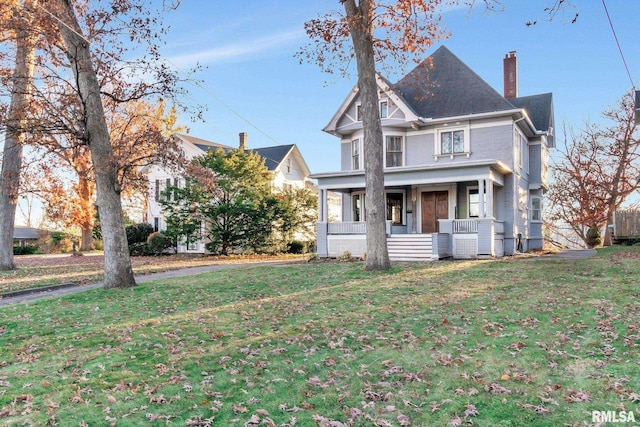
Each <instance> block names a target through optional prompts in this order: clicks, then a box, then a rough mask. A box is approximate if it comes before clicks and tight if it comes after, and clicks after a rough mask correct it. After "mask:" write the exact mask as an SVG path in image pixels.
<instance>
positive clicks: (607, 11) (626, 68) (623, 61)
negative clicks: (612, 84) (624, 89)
mask: <svg viewBox="0 0 640 427" xmlns="http://www.w3.org/2000/svg"><path fill="white" fill-rule="evenodd" d="M602 6H603V7H604V11H605V13H606V14H607V19H608V20H609V25H610V26H611V32H612V33H613V38H614V39H615V40H616V44H617V45H618V50H619V51H620V56H621V57H622V63H623V64H624V68H625V70H627V76H629V81H630V82H631V88H632V89H634V90H635V85H634V84H633V78H631V73H630V72H629V66H628V65H627V61H626V59H624V54H623V53H622V47H620V41H619V40H618V36H617V35H616V30H615V28H613V22H612V21H611V16H610V15H609V10H608V9H607V5H606V3H605V0H602Z"/></svg>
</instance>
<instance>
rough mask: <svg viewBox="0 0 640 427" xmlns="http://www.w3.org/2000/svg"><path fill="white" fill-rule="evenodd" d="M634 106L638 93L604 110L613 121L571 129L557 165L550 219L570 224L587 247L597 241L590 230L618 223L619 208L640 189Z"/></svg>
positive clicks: (639, 146)
mask: <svg viewBox="0 0 640 427" xmlns="http://www.w3.org/2000/svg"><path fill="white" fill-rule="evenodd" d="M634 110H635V100H634V97H633V94H632V93H628V94H626V95H624V96H623V97H622V99H620V100H619V102H618V105H617V106H615V107H613V108H610V109H608V110H607V111H605V112H604V113H603V116H604V118H605V119H606V123H607V124H605V125H598V124H593V123H586V125H585V127H584V129H582V130H581V131H575V130H573V129H571V128H569V129H567V130H565V135H568V138H569V140H568V141H566V143H565V145H564V147H559V154H560V157H559V159H558V161H556V162H555V164H553V165H552V167H551V171H552V177H553V182H552V184H551V191H550V192H549V195H548V200H549V204H550V207H549V209H550V218H551V220H552V221H553V222H555V223H557V224H568V225H569V226H570V228H571V230H572V231H573V232H574V233H575V235H577V236H578V237H579V239H580V240H581V241H582V242H583V243H584V244H585V245H586V246H590V242H592V241H593V240H592V239H590V238H589V235H588V231H589V229H590V228H593V227H595V228H597V229H599V230H600V231H601V233H603V229H604V228H605V227H606V226H607V225H609V224H612V223H613V213H614V212H615V210H616V209H618V208H620V206H621V205H622V203H623V202H624V201H625V200H626V198H627V197H628V196H629V195H631V194H632V193H634V192H635V191H636V190H638V188H640V185H639V184H640V183H639V182H638V180H639V177H640V163H639V161H640V134H639V132H638V128H637V125H636V122H635V113H634ZM607 230H608V227H607ZM605 232H606V231H605ZM603 235H604V233H603ZM605 240H606V239H605Z"/></svg>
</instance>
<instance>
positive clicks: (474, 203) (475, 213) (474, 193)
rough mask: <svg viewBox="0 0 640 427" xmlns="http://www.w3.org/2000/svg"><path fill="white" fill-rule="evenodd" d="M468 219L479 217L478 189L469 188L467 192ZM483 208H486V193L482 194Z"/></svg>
mask: <svg viewBox="0 0 640 427" xmlns="http://www.w3.org/2000/svg"><path fill="white" fill-rule="evenodd" d="M467 203H468V217H469V218H478V217H479V216H480V192H479V191H478V188H477V187H476V188H469V189H468V192H467ZM484 207H485V209H486V208H487V193H486V192H485V193H484Z"/></svg>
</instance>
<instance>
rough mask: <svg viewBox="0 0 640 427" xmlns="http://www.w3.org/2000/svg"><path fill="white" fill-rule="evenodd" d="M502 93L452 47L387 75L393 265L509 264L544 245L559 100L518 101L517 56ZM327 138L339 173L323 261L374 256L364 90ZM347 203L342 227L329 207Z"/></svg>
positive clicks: (329, 181) (326, 181) (325, 211)
mask: <svg viewBox="0 0 640 427" xmlns="http://www.w3.org/2000/svg"><path fill="white" fill-rule="evenodd" d="M504 71H505V74H504V89H505V91H504V96H503V95H501V94H500V93H498V92H497V91H496V90H494V89H493V88H492V87H491V86H489V84H487V83H486V82H485V81H484V80H483V79H482V78H480V77H479V76H478V75H477V74H476V73H475V72H474V71H473V70H471V69H470V68H469V67H468V66H467V65H466V64H464V63H463V62H462V61H461V60H460V59H458V58H457V57H456V56H455V55H454V54H453V53H451V51H449V50H448V49H447V48H445V47H440V48H439V49H438V50H437V51H435V52H434V53H433V54H432V55H431V56H430V57H429V58H427V59H426V60H425V61H423V62H422V63H421V64H419V65H418V66H417V67H416V68H414V69H413V70H412V71H411V72H410V73H409V74H407V75H406V76H405V77H403V78H402V79H401V80H400V81H399V82H397V83H395V84H392V83H390V82H389V81H387V80H386V79H384V78H383V77H380V76H378V79H377V82H378V89H379V112H380V116H381V119H382V132H383V143H384V147H383V150H384V162H385V163H384V183H385V193H386V204H387V239H388V240H387V243H388V248H389V256H390V258H391V259H392V260H405V259H406V260H410V259H439V258H443V257H448V256H453V257H456V258H475V257H485V256H503V255H505V254H507V255H508V254H513V253H515V252H517V251H526V250H528V249H537V248H542V243H543V230H542V223H543V221H542V220H543V218H542V212H543V206H544V194H545V192H546V191H547V189H548V179H547V170H548V161H549V148H553V147H554V130H553V126H554V113H553V98H552V95H551V93H546V94H541V95H533V96H526V97H518V94H517V59H516V56H515V52H509V54H507V55H506V57H505V58H504ZM324 131H325V132H328V133H330V134H332V135H335V136H336V137H338V138H339V139H340V145H341V149H340V153H341V154H340V157H341V170H340V171H337V172H327V173H318V174H314V175H312V178H315V179H317V181H318V192H319V205H318V216H319V218H318V227H317V253H318V255H319V256H324V257H336V256H340V255H342V254H343V253H344V252H346V251H349V252H350V253H351V255H353V256H361V255H363V254H364V252H365V251H366V234H365V233H366V215H367V209H366V206H365V197H364V196H365V173H364V163H365V162H366V159H365V158H364V155H363V125H362V116H361V99H360V95H359V93H358V88H357V86H356V87H355V88H354V89H353V90H352V91H351V92H350V93H349V95H348V96H347V98H346V99H345V100H344V101H343V103H342V105H340V107H339V108H338V111H337V112H336V113H335V115H334V116H333V118H332V119H331V121H330V122H329V124H328V125H327V126H326V127H325V128H324ZM336 192H337V193H340V194H341V195H342V215H341V221H334V220H332V218H331V216H330V214H329V206H328V204H329V200H330V195H331V194H332V193H336Z"/></svg>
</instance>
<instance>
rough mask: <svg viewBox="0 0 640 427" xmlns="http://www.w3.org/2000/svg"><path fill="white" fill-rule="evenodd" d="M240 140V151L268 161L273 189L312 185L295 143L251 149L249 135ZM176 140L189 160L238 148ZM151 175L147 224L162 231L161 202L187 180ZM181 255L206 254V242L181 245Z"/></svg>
mask: <svg viewBox="0 0 640 427" xmlns="http://www.w3.org/2000/svg"><path fill="white" fill-rule="evenodd" d="M239 137H240V138H239V139H240V141H239V145H238V149H242V150H245V151H252V152H254V153H257V154H258V155H260V156H261V157H262V158H264V159H265V166H266V167H267V168H268V169H269V171H270V172H271V173H272V177H273V178H272V187H273V188H274V189H281V190H288V189H294V188H303V187H308V186H309V185H310V184H311V180H310V179H309V173H310V172H309V167H308V166H307V163H306V162H305V160H304V158H303V157H302V154H301V153H300V150H299V149H298V147H297V146H296V145H295V144H289V145H278V146H274V147H262V148H255V149H249V148H248V146H247V140H248V135H247V133H246V132H242V133H240V135H239ZM172 138H175V139H176V141H177V142H178V144H179V146H180V147H181V149H182V152H183V154H184V156H185V158H186V159H187V160H191V159H193V158H194V157H196V156H200V155H203V154H204V153H205V152H206V151H207V150H216V149H218V148H221V149H223V150H225V151H227V150H235V149H236V148H235V147H230V146H227V145H222V144H218V143H215V142H211V141H207V140H204V139H200V138H195V137H193V136H189V135H184V134H179V133H178V134H175V135H173V136H172ZM147 176H148V178H149V195H148V197H147V221H148V222H149V223H150V224H152V225H153V228H154V230H156V231H162V230H165V229H166V222H165V220H164V217H163V215H162V208H161V205H160V204H159V202H158V201H159V199H160V196H161V194H162V192H163V191H164V189H165V188H167V186H168V185H173V186H179V185H182V184H183V183H184V178H183V177H176V176H173V175H172V174H171V173H170V172H168V171H167V170H165V169H163V168H162V167H159V166H151V167H150V168H149V169H148V171H147ZM178 252H185V253H204V252H205V246H204V242H203V241H196V242H192V243H190V244H189V245H188V246H187V244H186V243H185V244H180V243H179V244H178Z"/></svg>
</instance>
